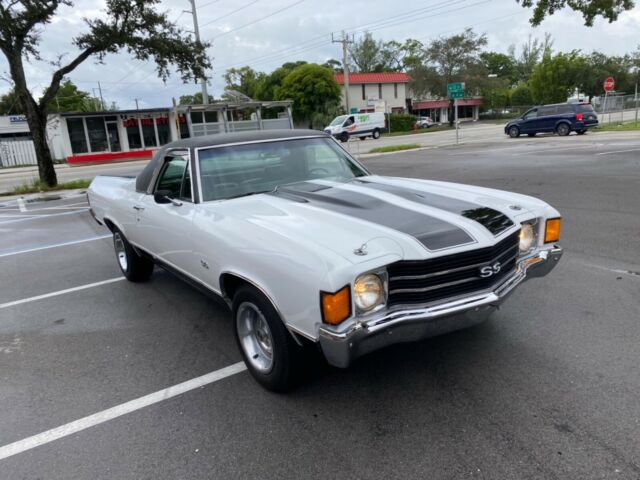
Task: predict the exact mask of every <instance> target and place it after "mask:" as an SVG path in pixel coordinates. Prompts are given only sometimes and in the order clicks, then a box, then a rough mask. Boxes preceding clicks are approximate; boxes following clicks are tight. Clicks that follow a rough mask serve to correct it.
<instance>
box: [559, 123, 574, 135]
mask: <svg viewBox="0 0 640 480" xmlns="http://www.w3.org/2000/svg"><path fill="white" fill-rule="evenodd" d="M556 133H557V134H558V135H559V136H561V137H566V136H567V135H569V134H570V133H571V127H570V126H569V124H568V123H564V122H563V123H561V124H560V125H558V126H557V127H556Z"/></svg>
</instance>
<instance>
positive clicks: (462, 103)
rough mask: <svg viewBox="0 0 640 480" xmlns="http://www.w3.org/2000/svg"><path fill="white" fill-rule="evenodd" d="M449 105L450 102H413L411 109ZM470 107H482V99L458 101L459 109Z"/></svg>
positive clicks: (445, 106) (462, 99)
mask: <svg viewBox="0 0 640 480" xmlns="http://www.w3.org/2000/svg"><path fill="white" fill-rule="evenodd" d="M449 105H450V103H449V100H425V101H422V102H413V104H412V105H411V108H412V109H413V110H424V109H427V108H447V107H448V106H449ZM470 105H482V98H461V99H459V100H458V106H459V107H463V106H470Z"/></svg>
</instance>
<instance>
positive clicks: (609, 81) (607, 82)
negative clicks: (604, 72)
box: [604, 77, 616, 92]
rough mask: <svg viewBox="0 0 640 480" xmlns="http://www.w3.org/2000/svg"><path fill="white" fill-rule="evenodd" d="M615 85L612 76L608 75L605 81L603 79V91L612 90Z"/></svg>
mask: <svg viewBox="0 0 640 480" xmlns="http://www.w3.org/2000/svg"><path fill="white" fill-rule="evenodd" d="M615 86H616V81H615V80H614V79H613V77H608V78H607V79H606V80H605V81H604V91H605V92H610V91H611V90H613V89H614V88H615Z"/></svg>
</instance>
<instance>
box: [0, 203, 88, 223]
mask: <svg viewBox="0 0 640 480" xmlns="http://www.w3.org/2000/svg"><path fill="white" fill-rule="evenodd" d="M87 210H89V208H88V207H87V208H83V209H82V210H74V211H73V212H63V213H52V214H49V215H47V214H44V213H41V214H37V215H22V218H16V217H17V216H16V215H14V216H4V217H3V218H9V220H7V221H6V222H5V221H2V218H0V225H8V224H10V223H18V222H24V221H26V220H36V219H39V218H51V217H62V216H63V215H76V214H78V213H83V212H85V211H87Z"/></svg>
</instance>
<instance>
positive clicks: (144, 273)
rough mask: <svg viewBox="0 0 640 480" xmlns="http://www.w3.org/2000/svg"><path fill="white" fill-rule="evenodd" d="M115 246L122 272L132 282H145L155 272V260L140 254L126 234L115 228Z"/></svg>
mask: <svg viewBox="0 0 640 480" xmlns="http://www.w3.org/2000/svg"><path fill="white" fill-rule="evenodd" d="M113 248H114V250H115V252H116V259H117V260H118V266H119V267H120V270H121V271H122V274H123V275H124V276H125V277H126V278H127V280H129V281H130V282H144V281H146V280H148V279H149V277H150V276H151V274H152V273H153V266H154V265H153V262H152V261H151V260H150V259H148V258H145V257H143V256H141V255H139V254H138V252H136V251H135V249H134V248H133V247H132V246H131V244H130V243H129V241H128V240H127V238H126V237H125V236H124V234H123V233H122V232H121V231H120V230H118V229H117V228H114V230H113Z"/></svg>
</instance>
